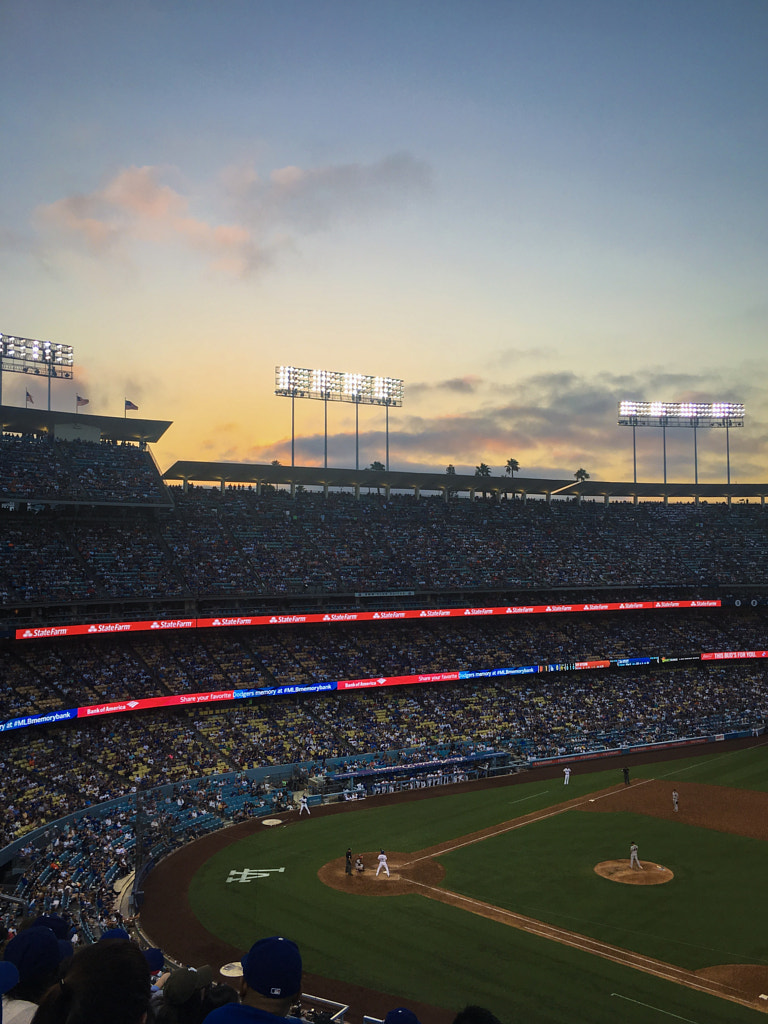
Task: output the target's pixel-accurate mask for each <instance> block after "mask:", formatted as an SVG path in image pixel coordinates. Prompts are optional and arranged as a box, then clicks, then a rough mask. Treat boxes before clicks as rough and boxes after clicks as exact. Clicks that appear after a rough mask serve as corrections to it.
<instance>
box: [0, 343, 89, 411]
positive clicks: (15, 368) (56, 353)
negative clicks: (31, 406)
mask: <svg viewBox="0 0 768 1024" xmlns="http://www.w3.org/2000/svg"><path fill="white" fill-rule="evenodd" d="M74 361H75V359H74V355H73V352H72V346H71V345H61V344H59V343H58V342H53V341H36V340H35V339H34V338H19V337H17V336H16V335H15V334H0V405H2V404H3V370H5V371H6V372H7V373H26V374H29V375H30V376H34V377H47V378H48V412H50V411H51V381H52V380H53V379H54V378H56V377H59V378H61V379H62V380H71V379H72V376H73V374H74V369H73V366H74Z"/></svg>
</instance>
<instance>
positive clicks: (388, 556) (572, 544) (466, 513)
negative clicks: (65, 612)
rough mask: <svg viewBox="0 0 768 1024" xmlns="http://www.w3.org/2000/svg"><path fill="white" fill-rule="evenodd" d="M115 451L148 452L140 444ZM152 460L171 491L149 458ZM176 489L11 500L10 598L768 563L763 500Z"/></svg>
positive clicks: (4, 583) (314, 587) (580, 577)
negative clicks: (38, 505)
mask: <svg viewBox="0 0 768 1024" xmlns="http://www.w3.org/2000/svg"><path fill="white" fill-rule="evenodd" d="M30 443H32V442H30ZM34 444H35V445H40V444H43V442H34ZM62 446H63V442H61V443H59V444H57V445H54V450H58V449H59V448H61V447H62ZM48 447H50V445H48ZM96 447H98V446H96ZM105 449H106V451H107V452H110V451H111V452H112V453H113V454H115V453H117V452H123V451H125V452H126V453H127V454H131V453H133V454H134V455H135V457H137V458H145V459H149V458H150V457H149V455H148V453H145V452H138V451H137V450H136V449H133V448H131V447H130V446H125V447H124V448H110V446H105ZM4 450H5V449H4ZM150 471H151V472H152V473H154V476H155V486H156V487H157V488H163V487H164V485H163V483H162V480H161V478H160V476H159V474H158V473H157V470H156V469H155V468H154V465H153V464H152V463H151V462H150V463H148V472H150ZM94 479H95V480H96V481H99V482H101V481H102V477H101V476H100V474H99V473H96V474H95V477H94ZM104 480H105V481H108V480H109V474H106V475H105V477H104ZM8 486H10V483H9V484H8ZM94 486H96V485H95V484H94ZM105 486H106V484H105ZM169 493H172V495H173V503H174V504H173V506H172V507H170V506H168V507H166V508H165V509H158V508H155V507H153V508H148V507H146V505H147V502H144V506H145V507H133V506H131V504H130V503H129V502H127V499H120V500H119V499H117V498H114V496H113V500H112V504H111V507H110V502H109V501H107V502H106V503H105V504H104V505H103V507H102V506H101V505H100V499H99V500H98V501H97V499H96V497H93V500H92V502H91V504H87V503H84V504H83V505H78V506H76V507H75V508H74V509H73V508H64V509H61V508H51V507H47V506H46V507H45V508H44V509H42V510H41V511H39V512H38V514H36V515H31V514H28V513H20V512H18V511H8V510H7V509H6V510H5V511H4V512H2V513H0V514H2V515H4V516H5V517H6V518H7V519H8V520H9V523H8V525H9V527H10V528H11V530H12V533H8V534H4V540H3V543H2V544H0V601H1V602H2V605H4V606H6V607H8V608H10V607H13V606H18V605H28V604H41V603H54V602H57V603H61V602H63V601H65V600H66V599H67V596H68V595H69V596H71V598H72V599H73V600H75V599H77V600H80V599H83V598H86V599H91V600H93V599H96V598H106V597H112V598H120V599H123V600H130V599H133V598H144V599H150V600H155V601H159V600H162V599H163V598H168V599H172V598H175V597H186V598H193V599H197V600H199V599H208V600H212V599H215V598H219V599H231V598H233V597H238V598H240V597H244V598H250V599H251V600H252V601H259V600H264V599H267V598H269V597H273V598H279V597H281V596H282V597H284V596H286V595H291V596H292V597H294V598H295V597H296V596H297V595H298V596H301V595H313V594H321V595H332V594H354V593H358V592H361V591H363V592H364V591H371V592H377V591H382V590H399V589H405V590H409V591H417V592H418V591H430V592H433V591H437V592H439V591H446V592H449V591H456V590H459V589H472V590H478V589H494V588H495V589H499V588H512V587H514V588H517V589H520V588H523V589H524V588H529V587H537V588H541V587H549V588H555V587H556V588H565V587H567V588H599V587H607V586H613V587H617V586H619V587H624V588H627V587H634V588H646V589H647V588H652V587H669V586H676V587H702V586H707V587H709V586H720V587H730V586H737V585H742V584H750V583H755V582H760V581H761V580H762V579H763V578H764V577H765V575H766V569H768V544H767V543H766V540H768V516H766V515H765V512H764V509H762V507H761V506H760V505H755V504H751V505H750V504H743V505H732V506H727V505H703V504H700V505H694V504H690V505H685V504H673V505H663V504H641V505H637V506H634V505H631V504H628V503H618V502H617V503H614V504H613V505H609V506H605V505H603V504H598V503H583V504H579V503H577V502H574V501H566V500H561V501H553V502H552V503H551V504H547V503H546V502H544V501H535V500H529V501H525V502H523V501H519V500H515V501H501V502H490V501H483V500H475V501H470V500H468V499H454V500H452V501H450V502H446V501H444V500H442V499H438V498H422V499H420V500H418V501H417V500H416V499H415V498H413V497H408V496H391V497H390V500H389V501H385V500H384V499H383V497H381V496H378V495H374V494H371V495H363V496H361V497H360V499H359V500H355V499H354V498H353V497H352V496H351V495H347V494H335V495H329V496H328V497H327V498H323V497H322V495H319V494H314V493H308V494H300V495H297V497H296V498H295V499H290V498H289V497H286V496H285V494H284V492H271V493H264V494H257V493H256V492H255V491H253V490H250V489H230V490H227V491H225V492H223V493H222V492H221V491H220V490H213V489H202V488H192V489H191V490H190V491H189V492H188V493H184V492H182V491H181V490H180V489H171V491H170V492H169ZM104 497H105V495H101V498H104ZM0 498H2V494H1V493H0ZM140 505H141V502H140V503H139V506H140ZM6 536H7V540H6V539H5V538H6Z"/></svg>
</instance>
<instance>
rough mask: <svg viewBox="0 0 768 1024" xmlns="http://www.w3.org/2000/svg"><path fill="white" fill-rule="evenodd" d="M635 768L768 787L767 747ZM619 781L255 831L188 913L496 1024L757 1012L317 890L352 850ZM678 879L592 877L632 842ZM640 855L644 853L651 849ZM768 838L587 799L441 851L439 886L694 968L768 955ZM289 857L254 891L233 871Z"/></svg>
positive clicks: (407, 900) (406, 846) (737, 1016)
mask: <svg viewBox="0 0 768 1024" xmlns="http://www.w3.org/2000/svg"><path fill="white" fill-rule="evenodd" d="M634 774H635V777H643V778H662V777H664V778H669V779H679V780H681V781H686V782H697V783H705V784H710V785H727V786H738V787H741V788H746V789H758V790H768V748H765V747H763V748H758V749H753V750H749V751H740V752H735V753H726V754H707V755H703V754H702V755H700V756H698V757H692V758H689V759H686V760H684V761H674V762H665V763H662V764H658V765H652V766H651V765H649V766H646V767H644V768H643V769H642V770H640V769H638V770H637V771H636V772H635V773H634ZM616 782H617V778H616V772H615V771H613V772H610V773H607V772H597V773H592V774H585V773H584V774H579V773H578V771H577V772H576V773H575V774H574V775H573V776H572V778H571V784H570V786H569V787H568V789H567V790H566V789H565V788H564V787H563V785H562V783H561V782H559V781H558V780H547V781H539V782H530V783H524V784H522V785H515V786H510V787H507V788H504V789H496V790H478V791H477V792H471V793H464V794H453V795H444V792H443V793H441V795H440V796H436V797H435V798H434V799H431V800H425V801H419V802H415V803H407V804H403V805H394V806H389V807H380V808H376V807H375V805H374V803H373V802H371V804H369V805H367V806H365V805H363V807H361V808H360V809H359V810H357V811H355V813H353V814H343V815H332V816H330V817H323V818H318V817H314V818H309V819H304V820H303V821H301V822H299V823H297V824H295V825H291V826H289V827H285V828H278V829H274V830H271V831H268V830H267V829H263V830H260V831H259V832H258V833H257V834H255V835H254V836H252V837H250V838H248V839H246V840H243V841H241V842H239V843H237V844H236V845H232V846H230V847H228V848H227V849H226V850H224V851H222V852H221V853H219V854H217V855H216V856H215V857H213V858H211V860H209V861H208V862H207V863H206V864H205V865H204V866H203V867H202V868H201V869H200V870H199V871H198V873H197V874H196V876H195V878H194V880H193V883H192V887H191V890H190V900H191V902H192V907H193V909H194V911H195V913H196V914H197V916H198V918H199V919H200V921H201V922H202V923H203V924H204V925H205V926H206V927H207V928H208V929H209V930H210V931H211V932H213V933H215V934H217V935H219V936H220V937H221V938H223V939H226V941H228V942H231V943H233V944H234V945H236V946H240V947H241V948H243V949H245V948H247V947H248V946H250V945H251V943H252V942H253V941H254V940H255V939H256V938H259V937H261V936H264V935H272V934H283V935H287V936H290V937H291V938H293V939H295V940H296V941H297V942H298V943H299V945H300V947H301V950H302V954H303V956H304V962H305V967H306V969H307V971H309V972H312V973H314V974H319V975H323V976H326V977H329V978H339V979H344V980H346V981H348V982H351V983H354V984H357V985H362V986H365V987H368V988H374V989H378V990H380V991H383V992H390V993H391V994H392V996H393V1005H397V999H414V1000H419V1001H421V1002H425V1003H430V1004H433V1005H436V1006H441V1007H445V1008H446V1009H447V1010H451V1011H455V1010H457V1009H459V1008H460V1007H461V1006H463V1005H464V1004H465V1003H467V1002H476V1003H480V1004H481V1005H483V1006H487V1007H489V1008H490V1009H491V1010H493V1011H494V1012H495V1013H496V1014H497V1016H499V1018H500V1019H501V1020H502V1021H510V1022H511V1021H517V1020H525V1021H526V1022H527V1024H536V1022H553V1024H554V1022H566V1021H568V1022H570V1021H590V1022H595V1024H602V1022H606V1024H608V1022H614V1021H616V1020H617V1019H621V1020H622V1021H623V1022H627V1024H635V1022H636V1024H647V1022H649V1021H656V1020H658V1021H670V1022H671V1021H673V1020H683V1021H690V1022H694V1024H705V1022H706V1024H709V1022H712V1024H719V1022H723V1024H725V1022H726V1021H729V1022H733V1021H736V1022H740V1021H758V1020H764V1019H765V1017H764V1015H763V1014H759V1013H758V1012H757V1011H753V1010H749V1009H747V1008H746V1007H741V1006H739V1005H737V1004H734V1003H731V1002H726V1001H724V1000H720V999H716V998H714V997H712V996H707V995H703V994H700V993H697V992H695V991H692V990H690V989H687V988H684V987H682V986H678V985H674V984H672V983H671V982H666V981H661V980H657V979H655V978H653V977H651V976H650V975H648V974H644V973H641V972H639V971H636V970H633V969H631V968H628V967H624V966H619V965H616V964H612V963H611V962H609V961H607V960H605V959H602V958H599V957H596V956H591V955H588V954H586V953H583V952H581V951H578V950H573V949H570V948H568V947H566V946H563V945H561V944H559V943H556V942H551V941H547V940H544V939H540V938H537V937H535V936H531V935H527V934H526V933H524V932H521V931H518V930H517V929H515V928H512V927H509V926H507V925H503V924H498V923H496V922H492V921H488V920H485V919H484V918H481V917H478V916H476V915H474V914H471V913H468V912H467V911H464V910H459V909H456V908H453V907H449V906H444V905H443V904H440V903H437V902H435V901H433V900H430V899H427V898H424V897H421V896H415V895H406V896H392V897H389V896H362V895H354V894H348V893H343V892H338V891H336V890H333V889H329V888H327V887H326V886H324V885H323V884H322V883H321V882H320V881H319V880H318V878H317V869H318V868H319V867H320V866H321V865H322V864H324V863H325V862H327V861H329V860H332V859H335V858H337V857H340V856H342V855H343V853H344V850H345V849H346V848H347V846H352V847H353V849H355V850H374V849H377V848H378V847H379V846H385V847H386V848H388V849H390V850H397V851H415V850H419V849H423V848H424V847H427V846H431V845H433V844H435V843H439V842H445V841H449V840H451V839H454V838H458V837H460V836H462V835H465V834H466V833H468V832H472V831H475V830H477V829H481V828H485V827H488V826H491V825H494V824H498V823H501V822H504V821H508V820H510V819H512V818H515V817H518V816H520V815H523V814H528V813H530V812H531V811H535V810H538V809H541V808H546V807H548V806H551V805H552V804H557V803H560V802H561V801H563V800H564V799H565V797H568V798H569V799H573V798H574V797H577V796H579V795H581V794H586V793H589V792H593V791H595V790H599V789H603V788H605V787H607V786H611V785H614V784H615V783H616ZM628 836H635V837H636V838H637V839H638V842H641V853H642V851H647V850H651V849H652V850H653V858H654V859H655V860H658V861H659V862H660V863H663V864H665V865H667V866H669V867H670V868H672V870H673V871H674V872H675V878H674V879H673V881H672V882H670V883H668V884H667V885H662V886H641V887H635V886H623V885H616V884H615V883H612V882H609V881H607V880H606V879H603V878H600V877H598V876H597V875H596V874H595V872H594V871H593V867H594V864H595V863H596V862H597V861H598V860H603V859H610V858H613V857H617V856H618V857H625V856H626V855H627V854H626V846H627V837H628ZM642 855H644V854H642ZM766 858H768V848H766V844H765V843H763V842H760V841H758V840H754V839H744V838H740V837H737V836H729V835H726V834H724V833H718V832H714V831H711V830H708V829H699V828H694V827H691V826H687V825H685V824H683V823H681V822H676V821H674V822H665V821H660V820H658V819H653V818H647V817H644V816H641V815H634V814H629V813H626V812H621V813H616V814H587V813H584V812H581V811H578V810H575V811H568V812H566V813H564V814H560V815H557V816H556V817H552V818H548V819H544V820H542V821H539V822H537V823H535V824H531V825H526V826H525V827H524V828H520V829H516V830H514V831H510V832H508V833H506V834H504V835H501V836H497V837H495V838H493V839H488V840H485V841H483V842H481V843H476V844H474V845H472V846H465V847H464V848H462V849H458V850H456V851H454V852H452V853H449V854H446V855H444V856H442V857H441V858H440V859H441V863H442V864H443V865H444V867H445V868H446V878H445V881H444V883H443V884H444V886H445V887H446V888H449V889H452V890H454V891H457V892H461V893H464V894H466V895H468V896H473V897H475V898H477V899H481V900H484V901H486V902H488V903H492V904H494V905H497V906H501V907H504V908H508V909H511V910H515V911H517V912H519V913H522V914H526V915H528V916H530V917H534V918H537V919H539V920H545V921H548V922H551V923H552V924H555V925H558V926H560V927H564V928H568V929H569V930H572V931H575V932H579V933H581V934H585V935H590V936H594V937H596V938H599V939H601V940H603V941H605V942H609V943H612V944H614V945H617V946H621V947H622V948H626V949H632V950H636V951H638V952H642V953H645V954H647V955H649V956H653V957H655V958H657V959H660V960H663V961H665V962H669V963H673V964H676V965H679V966H681V967H685V968H688V969H691V970H696V969H699V968H702V967H706V966H712V965H716V964H735V963H756V964H766V963H768V939H767V938H766V930H765V921H766V920H768V914H767V913H766V912H767V911H768V896H766V886H765V871H764V865H765V862H766ZM242 868H262V869H263V868H284V871H283V872H279V873H273V874H270V876H269V877H268V878H265V879H258V880H255V881H252V882H249V883H247V884H241V883H227V882H226V879H227V877H228V875H229V872H230V871H231V870H232V869H237V870H240V869H242Z"/></svg>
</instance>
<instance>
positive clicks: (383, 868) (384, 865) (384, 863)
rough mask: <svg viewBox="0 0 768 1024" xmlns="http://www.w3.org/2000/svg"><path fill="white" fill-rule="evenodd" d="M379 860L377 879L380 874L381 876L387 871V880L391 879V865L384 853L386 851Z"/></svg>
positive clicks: (382, 852) (380, 855)
mask: <svg viewBox="0 0 768 1024" xmlns="http://www.w3.org/2000/svg"><path fill="white" fill-rule="evenodd" d="M377 859H378V862H379V866H378V867H377V868H376V875H377V877H378V874H379V872H380V871H386V873H387V878H389V864H387V855H386V853H384V851H383V850H382V851H381V853H380V854H379V856H378V858H377Z"/></svg>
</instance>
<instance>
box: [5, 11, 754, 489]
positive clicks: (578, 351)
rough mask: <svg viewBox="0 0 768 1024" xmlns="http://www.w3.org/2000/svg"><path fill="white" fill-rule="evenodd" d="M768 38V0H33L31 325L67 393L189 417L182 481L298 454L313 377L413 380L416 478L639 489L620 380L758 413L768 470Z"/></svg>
mask: <svg viewBox="0 0 768 1024" xmlns="http://www.w3.org/2000/svg"><path fill="white" fill-rule="evenodd" d="M766 53H768V3H766V0H727V2H726V0H503V2H500V0H434V2H433V0H407V2H406V0H376V2H369V0H344V2H341V0H284V2H276V0H220V2H214V0H205V2H204V0H131V2H129V3H126V2H124V0H121V2H118V0H64V2H63V0H3V3H2V4H1V5H0V56H1V57H2V59H1V60H0V95H2V96H3V103H2V114H1V115H0V139H2V144H3V162H2V164H3V166H2V175H1V176H0V260H1V261H2V262H1V265H0V272H1V275H2V276H1V280H2V284H1V285H0V293H1V294H2V317H1V319H0V331H2V332H4V333H11V334H17V335H20V336H23V337H28V338H39V339H46V340H51V341H59V342H64V343H67V344H71V345H73V346H74V348H75V360H76V373H75V380H74V382H73V383H72V384H71V386H70V385H69V384H67V383H63V382H62V383H58V384H55V385H54V388H53V401H52V407H53V408H57V409H74V405H75V394H76V393H77V394H80V395H82V396H84V397H87V398H88V400H89V403H90V404H89V406H88V408H87V412H93V413H97V414H98V413H102V414H111V415H122V414H123V402H124V398H126V397H127V398H129V399H130V400H131V401H133V402H134V403H135V404H136V405H138V406H139V413H134V414H133V415H141V416H147V417H152V418H157V419H168V420H172V421H173V426H172V427H171V428H170V430H169V431H168V433H167V434H166V436H165V438H164V439H163V440H162V442H161V443H160V444H159V445H158V446H156V452H155V454H156V456H157V459H158V462H159V464H160V467H161V469H166V468H167V467H168V466H169V465H170V464H171V463H172V462H174V461H175V460H176V459H202V460H209V459H211V460H212V459H217V460H219V459H224V460H244V461H254V462H265V461H267V462H268V461H271V460H272V459H279V460H280V461H282V462H284V463H288V462H290V441H291V419H290V411H291V410H290V405H291V403H290V401H288V400H286V399H284V398H278V397H275V395H274V371H275V366H276V365H278V364H292V365H295V366H299V367H309V368H324V369H331V370H345V371H353V372H357V373H364V374H371V375H378V374H382V375H386V376H392V377H400V378H403V379H404V381H405V400H404V403H403V407H402V409H398V410H394V411H392V413H391V416H390V464H391V468H393V469H403V468H406V467H408V466H417V467H421V468H424V469H432V470H436V471H438V472H439V471H442V470H443V469H444V467H445V466H446V465H447V464H448V463H452V464H454V465H455V466H456V468H457V470H458V471H460V472H462V471H464V472H472V471H473V470H474V467H475V466H476V465H477V464H478V463H480V462H481V461H483V462H486V463H487V464H488V465H489V466H491V468H492V470H493V471H494V472H495V473H498V472H501V471H502V469H503V466H504V464H505V463H506V461H507V459H508V458H515V459H517V460H518V462H519V463H520V471H521V474H522V475H531V476H539V475H540V476H551V477H563V476H565V477H572V476H573V473H574V471H575V470H576V469H577V468H579V467H581V466H583V467H584V468H586V469H587V470H588V472H589V473H590V474H591V476H592V478H593V479H609V480H610V479H614V480H621V479H631V477H632V435H631V431H630V430H628V429H627V428H621V427H618V426H617V425H616V407H617V403H618V401H619V400H620V399H621V398H636V399H645V400H665V401H683V400H692V399H696V400H700V401H718V400H731V401H742V402H744V403H745V404H746V421H745V427H744V429H743V430H738V431H732V432H731V437H730V446H731V477H732V480H733V482H741V483H746V482H754V481H758V480H765V479H766V477H768V405H767V401H768V189H767V188H766V181H768V159H767V157H768V115H767V113H766V112H767V111H768V60H767V59H766ZM27 386H28V387H29V390H30V393H31V394H32V398H33V400H34V406H35V408H45V404H46V401H47V396H46V389H45V387H44V385H43V384H29V380H28V378H26V377H23V376H21V375H19V374H10V373H9V374H4V376H3V401H4V402H5V403H7V404H11V405H21V406H23V405H24V403H25V388H26V387H27ZM354 412H355V410H354V407H353V406H351V405H342V404H334V405H332V406H331V407H330V408H329V442H328V447H329V464H330V465H334V466H354V458H355V436H354V422H355V421H354ZM129 415H130V414H129ZM691 435H692V432H691V431H688V430H684V431H683V430H680V431H668V432H667V457H668V475H669V479H670V480H683V481H685V480H692V479H693V439H692V436H691ZM698 449H699V478H700V480H701V481H708V480H713V481H720V480H723V479H724V478H725V437H724V432H723V431H714V430H713V431H706V432H704V431H701V432H700V433H699V438H698ZM360 453H361V454H360V460H361V464H368V463H370V462H371V461H372V460H381V461H383V460H384V413H383V411H382V410H380V409H374V408H362V409H361V410H360ZM322 460H323V405H322V403H320V402H312V401H303V402H302V401H299V402H297V403H296V463H297V464H301V465H322ZM661 475H662V448H661V437H660V432H659V431H657V430H646V431H638V477H639V479H641V480H658V479H660V478H661Z"/></svg>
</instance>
